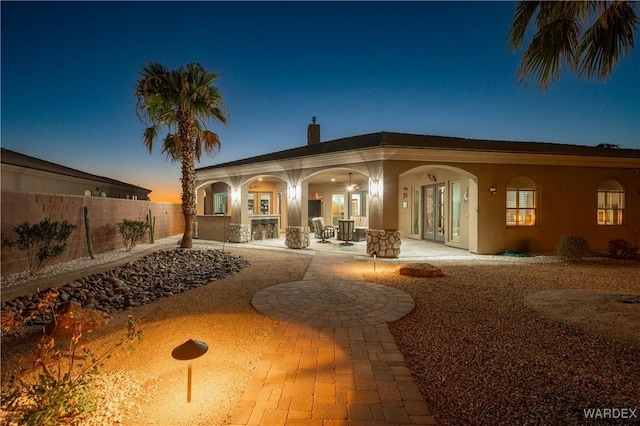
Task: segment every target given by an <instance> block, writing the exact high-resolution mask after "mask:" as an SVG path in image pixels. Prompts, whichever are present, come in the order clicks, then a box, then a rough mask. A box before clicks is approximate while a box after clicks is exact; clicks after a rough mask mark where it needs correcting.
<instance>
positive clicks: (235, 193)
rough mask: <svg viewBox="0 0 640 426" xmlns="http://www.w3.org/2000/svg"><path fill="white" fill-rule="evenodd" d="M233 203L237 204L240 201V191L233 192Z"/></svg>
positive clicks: (233, 190)
mask: <svg viewBox="0 0 640 426" xmlns="http://www.w3.org/2000/svg"><path fill="white" fill-rule="evenodd" d="M231 201H233V202H237V201H240V191H239V190H237V189H232V190H231Z"/></svg>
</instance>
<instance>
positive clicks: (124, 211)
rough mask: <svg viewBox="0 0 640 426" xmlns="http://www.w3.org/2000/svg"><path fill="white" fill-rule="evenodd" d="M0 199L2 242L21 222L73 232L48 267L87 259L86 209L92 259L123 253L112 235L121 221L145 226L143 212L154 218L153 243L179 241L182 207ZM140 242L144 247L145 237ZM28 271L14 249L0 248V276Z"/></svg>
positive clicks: (43, 197) (18, 196) (32, 196)
mask: <svg viewBox="0 0 640 426" xmlns="http://www.w3.org/2000/svg"><path fill="white" fill-rule="evenodd" d="M1 197H2V198H1V199H0V212H1V220H0V231H1V232H2V237H3V238H4V237H7V238H9V239H10V240H12V241H15V240H16V238H17V234H16V233H15V232H14V231H13V228H14V227H16V226H18V225H20V224H22V223H24V222H25V221H27V222H29V223H31V224H34V223H38V222H40V221H41V220H42V219H44V218H47V217H48V218H50V219H51V220H55V221H63V220H66V221H68V222H69V223H71V224H73V225H75V226H76V228H75V229H74V230H73V233H72V234H71V237H70V238H69V245H68V246H67V249H66V250H65V252H64V253H63V254H62V255H60V256H59V257H57V258H55V259H54V260H53V262H52V263H59V262H65V261H69V260H73V259H77V258H79V257H84V256H88V255H89V251H88V249H87V242H86V233H85V224H84V207H85V206H86V207H87V210H88V218H89V225H90V232H91V243H92V248H93V253H94V254H97V253H102V252H106V251H111V250H117V249H120V248H123V247H124V244H123V242H122V238H121V236H120V233H119V232H118V229H117V225H116V224H117V223H119V222H122V220H123V219H129V220H139V221H142V222H145V221H146V218H147V215H148V214H149V209H151V215H152V216H155V218H156V227H155V234H154V236H155V239H159V238H166V237H170V236H173V235H179V234H180V235H181V234H182V233H183V232H184V218H183V216H182V206H181V205H180V204H173V203H159V202H152V201H143V200H125V199H118V198H99V197H83V196H75V195H57V194H37V193H24V192H11V191H2V194H1ZM143 242H148V236H145V239H144V240H143ZM27 268H28V261H27V257H26V253H25V252H24V251H22V250H18V248H17V247H16V246H12V247H3V248H2V270H1V273H2V275H5V274H11V273H15V272H21V271H24V270H26V269H27Z"/></svg>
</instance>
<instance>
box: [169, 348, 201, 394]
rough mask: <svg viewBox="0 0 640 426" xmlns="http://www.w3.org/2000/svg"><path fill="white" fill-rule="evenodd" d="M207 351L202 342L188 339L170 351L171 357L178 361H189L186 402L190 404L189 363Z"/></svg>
mask: <svg viewBox="0 0 640 426" xmlns="http://www.w3.org/2000/svg"><path fill="white" fill-rule="evenodd" d="M208 350H209V346H207V344H206V343H204V342H199V341H197V340H193V339H189V340H187V341H186V342H184V343H183V344H181V345H180V346H176V347H175V348H174V349H173V351H171V356H172V357H173V358H174V359H177V360H180V361H189V370H188V373H187V402H191V361H192V360H194V359H196V358H199V357H201V356H202V355H204V354H205V353H207V351H208Z"/></svg>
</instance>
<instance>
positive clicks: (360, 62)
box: [1, 1, 640, 202]
mask: <svg viewBox="0 0 640 426" xmlns="http://www.w3.org/2000/svg"><path fill="white" fill-rule="evenodd" d="M1 7H2V10H1V13H2V39H1V43H2V62H1V67H2V71H1V73H2V87H1V97H2V111H1V113H2V123H1V125H2V130H1V144H2V147H4V148H8V149H11V150H15V151H18V152H21V153H23V154H27V155H31V156H34V157H38V158H41V159H43V160H47V161H51V162H54V163H58V164H62V165H65V166H68V167H72V168H75V169H79V170H82V171H85V172H89V173H93V174H97V175H101V176H108V177H111V178H114V179H118V180H121V181H124V182H127V183H131V184H135V185H140V186H142V187H144V188H147V189H150V190H152V191H153V192H152V193H151V199H152V200H153V201H176V202H177V201H178V200H179V196H180V181H179V178H180V165H179V163H173V164H172V163H170V162H169V161H167V160H166V159H165V157H164V155H162V154H161V153H160V149H159V148H160V142H158V144H157V147H155V148H154V152H153V154H152V155H150V154H149V153H148V152H147V150H146V148H145V147H144V146H143V144H142V131H143V127H144V126H143V124H142V123H141V122H140V121H139V119H138V117H137V116H136V112H135V97H134V86H135V83H136V80H137V79H138V77H139V71H140V69H141V68H142V67H143V66H145V65H146V64H147V63H148V62H150V61H157V62H161V63H162V64H163V65H165V66H166V67H168V68H177V67H179V66H182V65H185V64H186V63H188V62H199V63H200V64H202V65H203V66H204V67H205V68H206V69H207V70H210V71H216V72H218V74H219V80H218V88H219V89H220V91H221V92H222V95H223V98H224V103H225V106H226V108H227V110H228V112H229V121H228V124H227V125H226V126H225V125H222V124H218V123H211V124H210V125H209V129H210V130H212V131H214V132H216V133H218V135H219V136H220V140H221V142H222V149H221V151H220V153H219V154H218V155H217V156H216V157H213V158H212V157H206V158H203V160H202V162H201V163H200V164H197V165H196V167H204V166H208V165H211V164H216V163H222V162H227V161H232V160H237V159H241V158H246V157H251V156H255V155H260V154H264V153H268V152H273V151H279V150H283V149H288V148H294V147H298V146H302V145H305V144H306V131H307V125H308V124H309V123H310V121H311V117H312V116H316V117H317V120H318V123H319V124H320V125H321V129H322V130H321V132H322V136H321V137H322V140H323V141H326V140H332V139H336V138H342V137H348V136H354V135H359V134H365V133H373V132H380V131H390V132H400V133H417V134H427V135H441V136H456V137H464V138H477V139H496V140H511V141H534V142H555V143H569V144H579V145H596V144H598V143H603V142H606V143H613V144H619V145H620V146H621V147H625V148H636V149H640V102H639V101H638V99H640V55H639V54H638V51H637V50H636V51H635V52H633V54H632V55H631V56H630V57H628V58H626V59H625V60H623V61H622V62H621V63H620V65H619V66H618V67H617V68H616V69H615V70H614V72H613V73H612V75H611V76H610V78H609V79H608V80H607V81H605V82H598V81H584V80H577V79H576V77H575V76H574V75H573V74H565V75H564V76H563V77H562V78H561V80H560V81H559V82H556V83H555V84H553V85H552V86H551V87H550V88H549V90H548V91H547V92H546V93H541V92H540V91H538V90H537V89H536V88H535V87H533V86H532V84H529V85H527V84H523V83H520V82H518V79H517V77H516V71H517V68H518V64H519V60H520V57H521V56H522V52H521V51H520V52H512V51H510V50H509V49H508V48H507V41H506V38H507V33H508V31H509V25H510V22H511V18H512V16H513V12H514V8H515V3H512V2H412V3H391V2H354V3H339V2H327V3H315V2H286V3H272V2H258V3H248V2H228V3H227V2H193V3H182V2H181V3H174V2H136V3H133V2H86V3H84V2H64V3H54V2H46V3H45V2H42V3H40V2H5V1H3V2H2V5H1ZM636 42H637V40H636Z"/></svg>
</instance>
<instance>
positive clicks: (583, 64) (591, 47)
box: [578, 2, 638, 79]
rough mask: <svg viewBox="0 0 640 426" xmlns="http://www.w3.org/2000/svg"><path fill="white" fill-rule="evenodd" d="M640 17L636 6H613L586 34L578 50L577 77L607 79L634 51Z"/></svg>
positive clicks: (618, 4)
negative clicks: (622, 59)
mask: <svg viewBox="0 0 640 426" xmlns="http://www.w3.org/2000/svg"><path fill="white" fill-rule="evenodd" d="M637 27H638V15H637V14H636V11H635V9H634V4H632V3H630V2H614V3H613V4H611V5H609V7H607V8H606V9H604V11H603V12H602V14H601V15H600V17H599V18H598V19H597V20H596V22H595V23H594V24H593V25H592V26H591V27H590V28H589V29H588V30H587V31H586V32H585V34H584V37H583V39H582V43H581V44H580V47H579V49H578V61H579V65H578V75H579V76H586V77H587V78H593V77H597V78H599V79H605V78H606V77H607V76H608V75H609V74H610V73H611V71H612V70H613V68H614V67H615V66H616V65H617V64H618V62H620V58H621V57H622V56H623V55H628V54H629V51H630V50H633V49H635V42H634V39H635V35H636V31H637Z"/></svg>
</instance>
